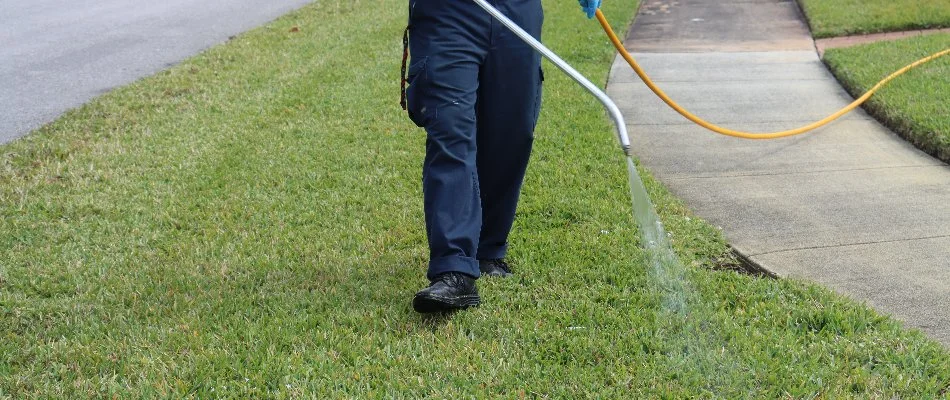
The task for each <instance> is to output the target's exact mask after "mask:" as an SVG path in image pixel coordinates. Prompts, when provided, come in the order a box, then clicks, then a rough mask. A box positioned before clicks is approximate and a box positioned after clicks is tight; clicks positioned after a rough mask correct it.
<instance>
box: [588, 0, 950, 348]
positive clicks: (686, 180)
mask: <svg viewBox="0 0 950 400" xmlns="http://www.w3.org/2000/svg"><path fill="white" fill-rule="evenodd" d="M626 43H627V46H628V48H629V49H630V50H632V51H634V56H635V57H636V58H637V60H638V61H640V63H641V64H642V65H643V67H644V68H645V69H646V71H647V73H649V74H651V75H652V77H653V78H654V79H655V80H656V82H657V84H658V85H659V86H660V87H661V88H662V89H664V90H665V91H666V92H667V93H668V94H669V95H670V96H671V97H672V98H673V99H674V100H676V101H677V102H679V103H680V104H681V105H683V106H684V107H686V108H687V109H688V110H690V111H692V112H693V113H695V114H697V115H699V116H701V117H703V118H705V119H707V120H709V121H711V122H714V123H717V124H720V125H724V126H727V127H730V128H734V129H742V130H751V131H759V132H761V131H773V130H782V129H789V128H794V127H798V126H800V125H803V124H805V123H809V122H813V121H815V120H817V119H820V118H822V117H824V116H826V115H828V114H831V113H832V112H834V111H837V110H838V109H840V108H841V107H844V106H845V105H847V104H848V103H850V102H851V101H852V99H851V97H850V96H848V94H847V93H846V92H845V91H844V90H843V89H842V88H841V87H840V86H839V84H838V83H837V81H836V80H835V79H834V77H832V76H831V74H830V73H829V72H828V71H827V70H826V69H825V68H824V65H823V64H822V63H821V61H820V60H819V58H818V55H817V53H816V51H815V47H814V42H813V41H812V40H811V37H810V36H809V33H808V29H807V27H806V25H805V23H804V22H803V19H802V17H801V14H800V12H799V10H798V7H797V5H796V4H795V2H793V1H782V0H752V1H750V0H740V1H736V0H727V1H721V0H677V1H647V2H644V4H643V6H642V7H641V9H640V13H639V15H638V16H637V19H636V22H635V24H634V26H633V28H632V29H631V31H630V34H629V36H628V38H627V41H626ZM607 92H608V94H609V95H610V96H611V97H612V98H613V99H615V100H616V101H617V103H618V105H619V106H620V108H621V110H622V111H623V112H624V115H625V116H626V118H627V123H628V128H629V129H630V132H631V135H632V137H631V139H632V141H633V145H634V149H635V151H636V153H637V154H638V155H639V157H640V160H641V162H642V163H643V165H645V166H646V167H647V168H649V169H650V170H651V171H652V172H653V173H654V174H655V175H656V176H657V177H658V178H659V179H660V180H661V181H663V183H664V184H666V185H667V186H668V187H669V188H670V189H671V190H672V191H673V192H674V193H675V194H677V195H678V196H680V197H681V198H682V199H684V200H685V201H686V203H687V204H688V205H689V206H690V208H692V209H693V210H694V211H695V212H696V213H697V214H698V215H700V216H702V217H704V218H706V219H707V220H709V221H710V222H712V223H713V224H715V225H718V226H721V227H722V229H723V231H724V233H725V235H726V237H727V238H728V240H729V243H731V244H732V245H733V246H734V247H735V248H736V250H738V251H739V252H740V253H742V254H743V255H744V256H746V257H747V258H748V259H749V260H750V261H752V262H754V263H756V264H758V265H759V266H760V267H762V268H765V269H767V270H769V271H771V272H773V273H775V274H776V275H778V276H782V277H794V278H801V279H805V280H810V281H815V282H818V283H821V284H823V285H825V286H828V287H830V288H833V289H834V290H836V291H838V292H841V293H845V294H847V295H849V296H850V297H852V298H854V299H857V300H859V301H866V302H867V303H868V304H870V305H871V306H873V307H875V308H876V309H878V310H880V311H882V312H885V313H889V314H891V315H893V316H894V317H896V318H898V319H900V320H903V321H905V322H906V324H907V325H908V326H909V327H914V328H919V329H921V330H923V331H924V332H926V333H928V334H929V335H930V336H931V337H933V338H935V339H937V340H938V341H940V342H942V343H944V344H945V345H950V166H947V165H946V164H944V163H942V162H940V161H938V160H936V159H934V158H932V157H930V156H928V155H927V154H925V153H923V152H921V151H919V150H917V149H916V148H914V147H913V146H912V145H910V144H908V143H907V142H905V141H904V140H903V139H901V138H900V137H898V136H897V135H895V134H893V133H892V132H890V131H889V130H888V129H887V128H884V127H883V126H881V125H880V124H878V123H877V122H876V121H874V120H873V119H872V118H870V117H869V116H867V115H866V114H865V113H864V112H862V111H860V110H858V111H856V112H853V113H851V114H849V115H848V116H846V117H844V118H842V119H841V120H839V121H837V122H835V123H832V124H830V125H828V126H826V127H824V128H822V129H819V130H817V131H815V132H813V133H810V134H805V135H802V136H796V137H791V138H785V139H779V140H769V141H751V140H743V139H736V138H730V137H725V136H721V135H717V134H714V133H712V132H709V131H706V130H704V129H703V128H700V127H698V126H696V125H694V124H692V123H691V122H689V121H687V120H686V119H684V118H682V117H681V116H679V115H678V114H676V113H675V112H674V111H672V110H670V109H669V108H668V107H667V106H666V105H665V104H663V103H662V102H661V101H660V100H659V99H658V98H656V96H654V95H653V94H652V93H651V92H650V91H649V90H648V89H647V88H646V86H645V85H644V84H642V83H641V82H640V81H639V80H638V79H637V77H636V76H635V75H634V74H633V72H632V71H631V70H630V68H629V67H628V66H627V64H626V63H625V62H624V61H623V60H622V59H621V58H619V57H618V58H617V59H616V61H615V63H614V66H613V69H612V70H611V73H610V81H609V84H608V90H607Z"/></svg>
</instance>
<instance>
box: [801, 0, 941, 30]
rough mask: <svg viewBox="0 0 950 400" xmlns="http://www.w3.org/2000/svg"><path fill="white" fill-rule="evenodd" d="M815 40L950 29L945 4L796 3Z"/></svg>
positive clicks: (937, 0) (879, 0)
mask: <svg viewBox="0 0 950 400" xmlns="http://www.w3.org/2000/svg"><path fill="white" fill-rule="evenodd" d="M798 2H799V3H800V4H801V5H802V8H803V9H804V10H805V16H806V17H807V18H808V24H809V25H810V26H811V32H812V35H814V36H815V37H816V38H826V37H834V36H845V35H854V34H862V33H878V32H893V31H904V30H910V29H929V28H947V27H950V1H947V0H798Z"/></svg>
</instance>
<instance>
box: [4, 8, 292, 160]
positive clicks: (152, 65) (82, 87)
mask: <svg viewBox="0 0 950 400" xmlns="http://www.w3.org/2000/svg"><path fill="white" fill-rule="evenodd" d="M309 2H310V0H161V1H145V0H0V143H6V142H9V141H11V140H13V139H15V138H18V137H20V136H23V135H25V134H27V133H29V132H30V131H32V130H33V129H36V128H37V127H39V126H42V125H43V124H45V123H47V122H50V121H52V120H54V119H55V118H56V117H57V116H59V115H60V114H62V113H63V112H64V111H66V110H69V109H70V108H74V107H76V106H79V105H81V104H83V103H85V102H86V101H88V100H89V99H91V98H93V97H95V96H97V95H100V94H102V93H105V92H107V91H109V90H110V89H112V88H114V87H117V86H121V85H124V84H126V83H129V82H132V81H135V80H136V79H139V78H141V77H144V76H148V75H151V74H154V73H155V72H158V71H161V70H162V69H165V68H167V67H168V66H170V65H173V64H175V63H177V62H179V61H181V60H183V59H185V58H187V57H189V56H191V55H194V54H196V53H198V52H200V51H201V50H203V49H206V48H208V47H210V46H213V45H215V44H218V43H221V42H224V41H225V40H227V39H228V37H230V36H232V35H235V34H237V33H240V32H243V31H246V30H248V29H251V28H254V27H255V26H258V25H261V24H263V23H266V22H268V21H271V20H273V19H275V18H277V17H278V16H280V15H282V14H284V13H287V12H288V11H291V10H293V9H296V8H299V7H300V6H302V5H304V4H307V3H309Z"/></svg>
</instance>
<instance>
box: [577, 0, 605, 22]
mask: <svg viewBox="0 0 950 400" xmlns="http://www.w3.org/2000/svg"><path fill="white" fill-rule="evenodd" d="M577 1H578V2H579V3H581V9H583V10H584V12H585V13H587V18H594V14H597V8H599V7H600V0H577Z"/></svg>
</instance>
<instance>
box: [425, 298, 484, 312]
mask: <svg viewBox="0 0 950 400" xmlns="http://www.w3.org/2000/svg"><path fill="white" fill-rule="evenodd" d="M479 304H481V299H480V298H479V297H478V295H477V294H476V295H473V296H461V297H455V298H451V299H447V298H442V297H430V296H416V297H415V298H413V299H412V308H414V309H415V310H416V312H420V313H423V314H428V313H434V312H444V311H452V310H464V309H466V308H469V307H477V306H478V305H479Z"/></svg>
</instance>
